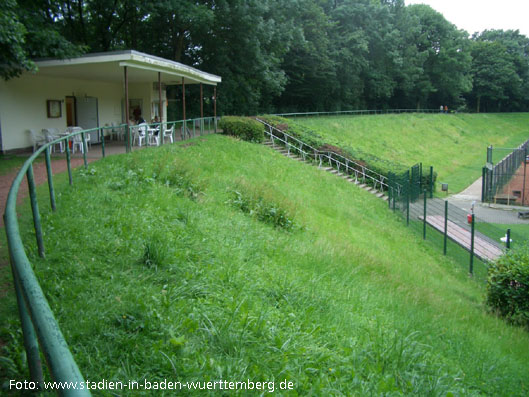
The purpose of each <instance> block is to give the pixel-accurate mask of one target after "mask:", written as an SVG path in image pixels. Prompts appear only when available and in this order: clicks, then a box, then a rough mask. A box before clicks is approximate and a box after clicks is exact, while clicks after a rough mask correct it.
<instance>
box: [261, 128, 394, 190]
mask: <svg viewBox="0 0 529 397" xmlns="http://www.w3.org/2000/svg"><path fill="white" fill-rule="evenodd" d="M256 120H257V121H259V122H260V123H262V124H263V125H264V126H265V127H266V128H265V134H266V135H267V136H268V137H269V138H270V141H271V142H272V144H274V145H275V144H276V143H277V144H280V145H283V146H285V148H286V149H287V154H288V155H290V154H291V152H293V153H294V154H299V155H300V156H301V158H302V159H303V160H304V161H307V162H315V163H317V164H318V167H320V168H321V167H322V166H323V165H324V164H328V165H329V167H331V168H333V169H336V170H337V171H338V172H339V173H344V174H345V175H346V176H348V177H350V178H351V179H352V182H354V183H355V184H364V185H366V186H369V187H371V188H372V189H374V190H375V191H377V192H380V193H382V194H385V193H386V192H387V191H388V189H389V185H388V178H387V177H386V176H385V175H382V174H380V173H378V172H376V171H373V170H371V169H369V168H367V167H366V166H365V165H363V164H360V163H359V162H357V161H355V160H352V159H349V158H347V157H345V156H343V155H341V154H339V153H336V152H333V151H330V150H325V151H322V150H319V149H316V148H314V147H312V146H311V145H309V144H307V143H305V142H303V141H302V140H300V139H298V138H296V137H294V136H292V135H289V134H288V133H286V132H285V131H282V130H280V129H279V128H277V127H274V126H273V125H270V124H269V123H267V122H265V121H264V120H261V119H259V118H256ZM396 188H397V192H396V193H397V194H400V193H399V192H400V190H402V189H401V188H402V187H401V186H399V185H397V187H396Z"/></svg>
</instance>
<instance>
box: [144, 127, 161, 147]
mask: <svg viewBox="0 0 529 397" xmlns="http://www.w3.org/2000/svg"><path fill="white" fill-rule="evenodd" d="M147 132H148V133H149V135H148V137H147V144H149V145H156V146H160V140H159V136H158V134H160V127H158V128H156V127H154V128H149V129H148V130H147Z"/></svg>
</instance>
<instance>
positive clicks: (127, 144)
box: [125, 123, 130, 153]
mask: <svg viewBox="0 0 529 397" xmlns="http://www.w3.org/2000/svg"><path fill="white" fill-rule="evenodd" d="M125 152H126V153H130V128H129V124H128V123H127V124H125Z"/></svg>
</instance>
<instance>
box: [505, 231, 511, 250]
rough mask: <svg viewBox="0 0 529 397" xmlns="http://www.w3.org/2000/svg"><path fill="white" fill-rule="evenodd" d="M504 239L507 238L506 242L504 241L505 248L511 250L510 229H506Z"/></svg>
mask: <svg viewBox="0 0 529 397" xmlns="http://www.w3.org/2000/svg"><path fill="white" fill-rule="evenodd" d="M505 237H507V241H505V247H506V248H507V249H511V229H507V233H506V235H505Z"/></svg>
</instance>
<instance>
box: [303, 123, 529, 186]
mask: <svg viewBox="0 0 529 397" xmlns="http://www.w3.org/2000/svg"><path fill="white" fill-rule="evenodd" d="M293 120H294V121H295V122H297V123H300V124H302V125H304V126H306V127H309V128H310V129H313V130H315V131H317V132H319V133H320V134H321V135H323V136H328V137H330V138H331V139H333V140H334V141H335V142H337V143H341V144H344V145H347V146H351V147H352V148H357V149H360V150H363V151H365V152H367V153H372V154H374V155H376V156H378V157H381V158H386V159H388V160H391V161H395V162H398V163H402V164H404V165H407V166H411V165H413V164H415V163H418V162H422V163H423V164H424V165H425V166H430V165H432V166H433V167H434V169H435V171H437V172H438V174H439V177H438V179H437V181H438V182H447V183H448V185H449V189H450V192H452V193H456V192H459V191H461V190H463V189H464V188H466V187H467V186H469V185H470V184H471V183H472V182H474V181H475V180H476V179H477V178H479V177H480V176H481V170H482V167H483V166H484V165H485V162H486V159H487V157H486V156H487V146H489V145H494V146H500V147H516V146H518V145H519V144H521V143H522V142H524V141H526V140H527V139H529V113H510V114H509V113H504V114H449V115H445V114H399V115H367V116H326V117H310V118H296V119H293Z"/></svg>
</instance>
